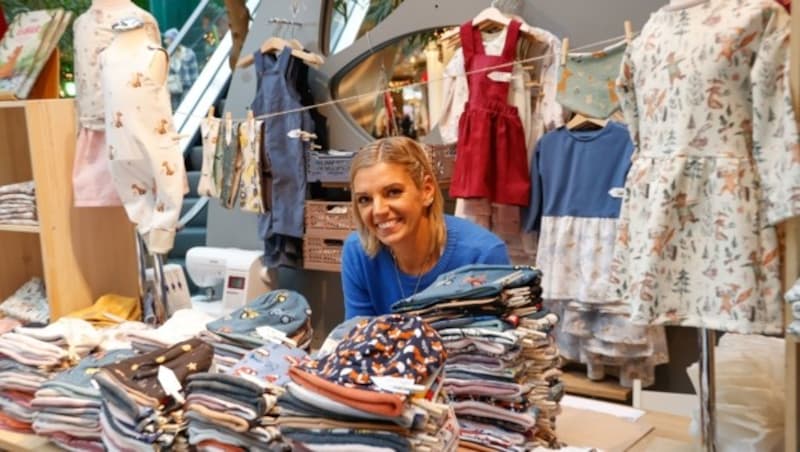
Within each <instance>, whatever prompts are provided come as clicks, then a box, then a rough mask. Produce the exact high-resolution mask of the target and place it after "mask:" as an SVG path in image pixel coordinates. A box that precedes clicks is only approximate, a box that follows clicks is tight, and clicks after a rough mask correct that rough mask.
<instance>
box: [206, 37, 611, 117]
mask: <svg viewBox="0 0 800 452" xmlns="http://www.w3.org/2000/svg"><path fill="white" fill-rule="evenodd" d="M623 39H625V36H624V35H623V36H616V37H613V38H608V39H604V40H602V41H595V42H592V43H589V44H586V45H583V46H580V47H576V48H574V49H569V50H570V51H572V50H575V51H579V50H587V49H590V48H593V47H597V46H600V45H603V44H609V43H612V42H619V41H621V40H623ZM550 57H551V55H540V56H535V57H530V58H523V59H520V60H514V61H510V62H507V63H501V64H498V65H495V66H489V67H485V68H480V69H476V70H473V71H466V72H464V73H463V74H458V75H448V76H445V77H439V78H435V79H430V80H425V81H419V82H413V83H409V84H408V85H403V86H398V87H395V88H385V89H379V90H374V91H370V92H367V93H362V94H353V95H351V96H347V97H340V98H338V99H331V100H328V101H325V102H320V103H318V104H314V105H307V106H303V107H298V108H292V109H289V110H283V111H276V112H272V113H265V114H261V115H256V116H253V118H254V119H266V118H274V117H277V116H284V115H289V114H292V113H299V112H303V111H307V110H311V109H314V108H319V107H327V106H329V105H336V104H339V103H345V102H350V101H354V100H358V99H361V98H362V97H376V96H380V95H383V94H386V93H391V92H394V91H398V90H401V89H405V88H414V87H418V86H424V85H428V84H430V83H433V82H441V81H444V80H446V79H451V78H455V77H461V76H467V75H471V74H478V73H481V72H487V71H492V70H495V69H502V68H505V67H507V66H511V65H514V64H521V63H532V62H534V61H539V60H543V59H545V58H550ZM196 117H201V116H196ZM205 117H206V116H202V118H205ZM233 120H234V121H246V120H247V118H233Z"/></svg>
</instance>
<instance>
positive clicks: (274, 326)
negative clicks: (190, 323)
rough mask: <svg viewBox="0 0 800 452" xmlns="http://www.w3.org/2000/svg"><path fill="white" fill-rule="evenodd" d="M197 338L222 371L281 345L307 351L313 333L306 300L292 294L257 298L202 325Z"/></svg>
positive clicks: (288, 291) (270, 294)
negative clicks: (265, 348) (210, 349)
mask: <svg viewBox="0 0 800 452" xmlns="http://www.w3.org/2000/svg"><path fill="white" fill-rule="evenodd" d="M206 328H207V331H203V332H201V333H200V335H199V337H201V338H203V339H204V340H205V341H207V342H208V343H210V344H211V345H213V346H214V363H215V364H216V366H217V369H216V370H218V371H226V370H228V369H230V368H231V367H232V366H233V365H234V364H236V363H237V362H238V361H240V360H241V359H242V358H244V356H245V355H246V354H247V352H249V351H250V350H252V349H254V348H258V347H261V346H262V345H264V344H266V343H268V342H281V343H285V344H287V345H290V346H292V347H298V348H301V349H304V350H307V349H308V348H309V347H310V346H311V338H312V336H313V333H314V330H313V328H312V327H311V308H310V307H309V305H308V300H306V299H305V297H303V296H302V295H300V294H299V293H297V292H294V291H292V290H273V291H271V292H267V293H265V294H263V295H260V296H259V297H257V298H256V299H254V300H252V301H250V302H249V303H247V305H246V306H244V307H242V308H239V309H237V310H235V311H233V312H231V313H230V314H228V315H226V316H224V317H222V318H219V319H217V320H214V321H213V322H210V323H208V324H207V325H206Z"/></svg>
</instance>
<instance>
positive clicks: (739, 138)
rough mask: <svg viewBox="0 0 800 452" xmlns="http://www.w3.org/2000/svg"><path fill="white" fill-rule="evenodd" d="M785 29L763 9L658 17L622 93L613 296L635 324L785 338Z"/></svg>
mask: <svg viewBox="0 0 800 452" xmlns="http://www.w3.org/2000/svg"><path fill="white" fill-rule="evenodd" d="M788 36H789V16H788V15H787V14H786V12H785V11H784V10H783V8H781V7H780V5H778V4H777V3H775V2H774V1H771V0H769V1H768V0H711V1H709V2H705V3H702V4H699V5H695V6H691V7H688V8H685V9H678V10H670V9H669V8H667V7H665V8H662V9H661V10H659V11H657V12H656V13H654V14H653V15H652V16H651V18H650V20H649V21H648V22H647V24H646V25H645V26H644V27H643V29H642V32H641V35H640V36H639V37H638V38H637V39H635V40H634V42H633V43H632V45H631V46H630V47H629V49H628V50H627V51H626V55H625V57H624V59H623V63H622V68H621V74H620V77H619V79H618V81H617V83H618V94H619V96H620V103H621V107H622V110H623V112H624V114H625V118H626V121H627V122H628V125H629V128H630V131H631V135H632V137H633V140H634V143H635V145H636V147H637V149H636V151H635V154H634V156H633V161H632V166H631V169H630V172H629V173H628V178H627V181H626V193H625V197H624V200H623V206H622V212H621V218H620V225H619V231H618V235H617V244H616V247H615V257H614V262H613V264H612V265H613V267H614V273H615V275H614V283H615V285H616V288H617V293H618V295H619V296H620V297H621V299H622V301H623V302H625V303H629V304H630V306H631V310H632V319H633V321H634V322H636V323H651V324H672V325H682V326H692V327H703V328H712V329H717V330H723V331H731V332H739V333H768V334H777V333H780V332H781V331H782V330H783V328H782V327H781V311H782V309H783V307H782V303H781V290H780V288H781V285H780V278H779V276H780V275H779V260H780V259H779V250H778V240H777V236H776V233H775V229H774V228H773V227H772V226H773V225H775V224H776V223H779V222H780V221H782V220H785V219H787V218H789V217H792V216H795V215H797V214H798V213H800V197H798V193H800V144H798V134H797V128H796V125H795V116H794V113H793V111H792V106H791V99H790V91H789V86H788V83H789V74H788V64H787V61H788V50H789V47H788V45H789V40H788Z"/></svg>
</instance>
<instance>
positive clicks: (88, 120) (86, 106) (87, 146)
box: [72, 2, 161, 207]
mask: <svg viewBox="0 0 800 452" xmlns="http://www.w3.org/2000/svg"><path fill="white" fill-rule="evenodd" d="M96 3H100V2H96ZM123 17H135V18H137V19H139V20H141V21H142V22H143V23H144V24H145V25H144V26H145V30H147V35H148V36H149V37H150V39H152V41H153V44H155V45H158V44H159V43H161V36H160V35H159V32H158V24H157V23H156V20H155V19H154V18H153V16H152V15H150V13H148V12H147V11H145V10H144V9H142V8H139V7H138V6H136V5H135V4H134V3H133V2H124V4H122V5H120V6H110V7H107V8H101V7H98V6H97V5H92V7H90V8H89V9H88V10H86V12H84V13H83V14H81V15H80V16H78V17H77V18H76V19H75V22H74V23H73V25H72V31H73V33H74V35H75V38H74V48H75V52H74V69H75V100H76V108H77V114H78V126H79V128H78V140H77V143H76V146H75V160H74V164H73V166H72V193H73V202H74V204H75V206H76V207H103V206H120V205H122V201H120V199H119V196H118V195H117V190H116V188H115V187H114V184H113V183H112V181H111V173H110V172H109V169H108V148H107V144H106V131H105V121H104V119H103V118H104V117H105V110H104V107H103V90H102V86H101V78H100V65H99V55H100V52H101V51H102V50H103V49H105V48H106V47H108V45H109V44H110V43H111V40H112V39H113V37H114V34H113V32H112V31H111V25H112V24H113V23H114V22H116V21H117V20H119V19H121V18H123Z"/></svg>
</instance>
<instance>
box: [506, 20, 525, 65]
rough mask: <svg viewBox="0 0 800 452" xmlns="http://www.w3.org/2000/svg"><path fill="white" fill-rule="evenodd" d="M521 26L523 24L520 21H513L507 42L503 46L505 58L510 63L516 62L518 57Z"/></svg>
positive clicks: (509, 26)
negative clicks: (515, 59)
mask: <svg viewBox="0 0 800 452" xmlns="http://www.w3.org/2000/svg"><path fill="white" fill-rule="evenodd" d="M521 26H522V23H521V22H520V21H518V20H512V21H511V23H510V24H509V25H508V32H507V33H506V42H505V45H504V46H503V57H504V58H505V59H506V60H508V61H512V60H514V58H516V56H517V39H519V29H520V27H521ZM509 70H511V69H509Z"/></svg>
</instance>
